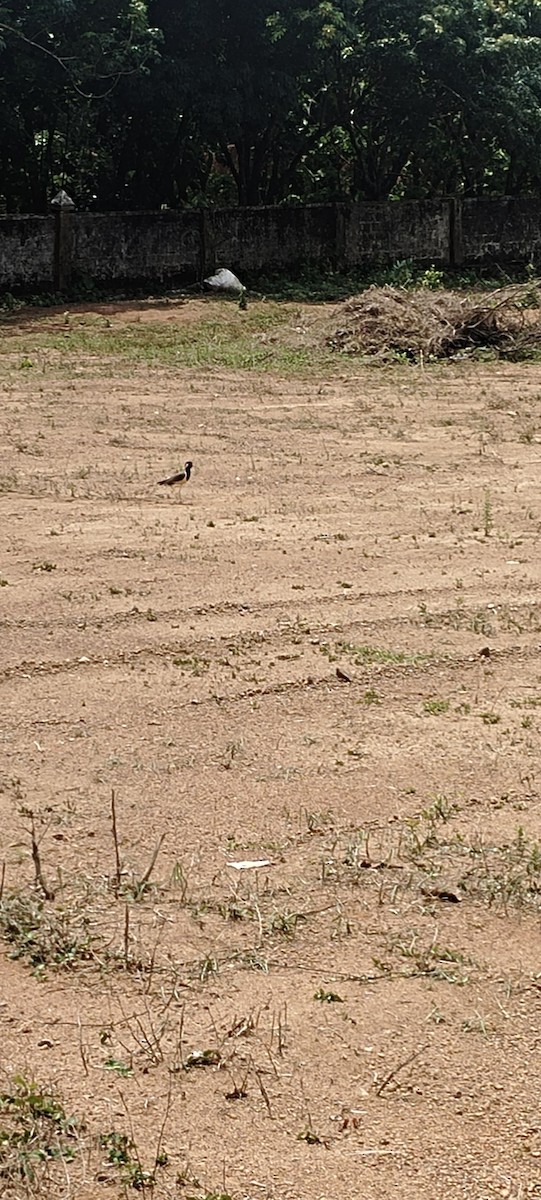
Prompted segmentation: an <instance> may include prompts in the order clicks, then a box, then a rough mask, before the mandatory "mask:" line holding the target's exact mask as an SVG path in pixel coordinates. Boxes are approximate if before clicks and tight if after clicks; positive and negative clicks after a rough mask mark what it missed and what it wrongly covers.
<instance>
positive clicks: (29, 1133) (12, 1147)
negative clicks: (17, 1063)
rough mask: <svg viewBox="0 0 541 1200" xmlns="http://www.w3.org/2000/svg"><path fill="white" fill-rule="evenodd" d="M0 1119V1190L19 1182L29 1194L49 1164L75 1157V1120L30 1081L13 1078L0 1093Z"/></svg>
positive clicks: (52, 1098) (60, 1104)
mask: <svg viewBox="0 0 541 1200" xmlns="http://www.w3.org/2000/svg"><path fill="white" fill-rule="evenodd" d="M0 1118H1V1129H0V1191H2V1192H3V1188H2V1184H3V1185H4V1186H5V1188H9V1187H10V1185H13V1184H17V1182H21V1181H22V1182H24V1183H25V1184H26V1185H27V1186H28V1187H29V1188H30V1189H31V1190H32V1195H33V1194H34V1187H35V1185H37V1184H38V1182H40V1181H43V1177H44V1175H45V1174H46V1172H47V1167H48V1165H49V1164H51V1163H52V1162H55V1161H59V1160H61V1159H63V1160H64V1162H72V1161H73V1159H74V1158H75V1156H76V1153H77V1144H76V1141H75V1138H76V1134H77V1129H78V1126H77V1121H76V1120H75V1118H74V1117H67V1116H66V1112H65V1110H64V1107H63V1105H62V1103H61V1101H60V1099H59V1097H58V1096H57V1095H54V1094H53V1093H52V1092H48V1091H46V1090H45V1089H44V1088H42V1087H40V1085H39V1084H38V1083H36V1082H35V1081H34V1080H31V1079H26V1078H25V1077H24V1076H23V1075H16V1076H15V1077H14V1079H13V1080H12V1082H11V1085H10V1086H9V1087H8V1088H6V1089H5V1090H4V1091H1V1092H0Z"/></svg>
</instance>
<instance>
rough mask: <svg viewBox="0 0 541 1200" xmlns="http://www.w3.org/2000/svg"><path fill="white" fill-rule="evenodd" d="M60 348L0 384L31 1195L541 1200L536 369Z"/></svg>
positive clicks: (7, 848)
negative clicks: (186, 361)
mask: <svg viewBox="0 0 541 1200" xmlns="http://www.w3.org/2000/svg"><path fill="white" fill-rule="evenodd" d="M260 307H261V311H262V313H263V312H264V307H265V306H264V305H263V304H262V305H261V306H260ZM99 311H100V319H101V316H103V314H105V315H106V318H107V320H108V321H109V322H112V323H113V325H114V327H115V328H116V329H118V328H119V326H120V325H121V323H122V322H127V323H129V322H133V321H134V320H135V319H137V321H138V322H140V323H141V325H144V323H145V322H146V321H147V320H148V321H152V323H153V324H156V322H159V321H160V320H164V321H167V322H168V323H169V324H171V323H173V325H175V323H178V326H179V329H180V328H185V327H186V326H188V325H189V326H190V328H193V329H196V328H197V322H198V318H199V313H201V312H202V311H203V308H202V306H200V305H198V302H196V301H193V302H190V303H188V304H185V305H178V306H175V307H173V308H168V309H167V310H161V309H159V308H157V307H150V308H148V309H145V308H143V307H141V306H136V308H132V309H130V308H129V307H128V306H126V305H124V306H111V307H110V308H109V309H107V308H106V307H105V306H100V310H99ZM213 311H214V310H213ZM216 311H217V310H216ZM253 311H254V310H253V308H252V313H253ZM291 311H292V314H293V311H294V310H293V309H292V310H291ZM312 311H313V310H312ZM160 313H161V316H160ZM54 319H55V318H54V315H53V317H51V316H50V315H49V316H47V317H45V316H41V315H39V314H36V313H35V314H33V315H32V318H31V320H29V319H25V320H21V319H19V320H18V321H12V322H11V324H10V329H9V334H8V335H7V336H5V337H4V354H3V355H2V366H1V375H0V386H2V388H3V392H2V409H1V414H0V424H1V433H0V437H1V445H0V486H1V490H2V495H1V496H0V502H1V506H2V523H1V530H0V536H1V541H2V557H1V566H0V575H1V577H2V584H3V586H2V588H1V589H0V613H1V624H0V637H1V644H2V651H1V661H0V674H1V689H2V699H1V708H2V713H3V718H2V729H1V741H2V760H3V761H2V767H1V778H0V787H1V791H0V828H1V832H0V860H2V861H3V862H4V863H5V877H4V882H3V905H4V908H5V909H6V910H8V909H9V906H10V905H12V904H13V903H14V902H15V901H14V897H17V896H19V900H20V898H21V897H23V900H24V902H25V903H27V905H28V906H29V908H30V909H31V910H32V912H33V913H34V916H35V914H36V913H37V917H36V916H35V920H34V918H32V920H31V919H30V918H27V919H26V924H25V922H24V921H23V922H22V925H23V927H24V928H23V934H21V933H20V932H19V934H18V935H16V934H15V933H13V931H12V932H11V940H8V939H7V937H5V938H4V940H3V941H2V942H0V946H1V949H0V958H1V976H0V1032H1V1041H0V1046H1V1054H0V1065H1V1072H2V1086H3V1088H4V1090H5V1091H6V1092H7V1091H9V1089H10V1088H12V1087H13V1079H14V1077H15V1076H16V1075H19V1076H23V1077H24V1078H25V1079H26V1080H35V1081H37V1082H38V1083H39V1085H40V1086H42V1087H44V1088H47V1089H48V1090H50V1091H52V1092H54V1093H55V1094H57V1095H59V1096H60V1097H61V1098H62V1104H63V1105H64V1108H65V1112H66V1114H69V1115H70V1116H71V1115H74V1116H76V1117H77V1118H78V1121H79V1122H80V1125H79V1132H78V1134H77V1137H76V1139H75V1143H74V1144H75V1146H76V1150H77V1154H76V1157H75V1158H74V1161H73V1162H65V1163H64V1164H63V1165H62V1168H61V1169H60V1168H58V1167H54V1168H53V1166H51V1167H50V1174H48V1175H47V1180H48V1182H47V1183H46V1184H44V1185H42V1186H44V1187H45V1190H44V1191H42V1192H40V1193H39V1194H40V1195H41V1194H42V1195H47V1196H50V1197H51V1200H53V1198H55V1197H57V1196H58V1197H60V1196H68V1195H70V1196H74V1197H77V1200H79V1198H81V1200H98V1198H99V1197H101V1196H104V1197H105V1196H116V1195H119V1196H120V1195H124V1194H127V1195H129V1194H134V1192H133V1186H136V1187H138V1189H139V1190H142V1191H143V1192H144V1194H147V1195H154V1196H156V1197H157V1198H158V1200H162V1198H164V1200H165V1198H168V1197H172V1196H184V1197H188V1196H198V1197H203V1196H207V1197H215V1196H227V1197H229V1196H230V1197H232V1198H233V1200H256V1198H259V1197H261V1198H264V1197H268V1198H269V1200H270V1198H273V1200H346V1198H348V1200H349V1198H350V1197H351V1198H353V1197H360V1196H362V1197H363V1198H364V1200H384V1198H385V1200H388V1198H389V1197H391V1196H392V1197H396V1200H406V1198H408V1200H412V1198H415V1200H435V1198H437V1197H445V1200H455V1198H456V1200H459V1198H466V1197H467V1198H468V1200H474V1198H475V1200H482V1198H485V1197H487V1198H488V1197H490V1198H493V1197H509V1198H511V1197H512V1198H516V1200H518V1198H519V1197H520V1198H521V1200H523V1198H525V1197H529V1196H537V1195H539V1196H541V1113H540V1102H539V1097H540V1095H541V1065H540V1064H541V1058H540V1046H541V958H540V928H539V911H540V907H541V851H539V849H538V845H537V843H538V840H539V836H540V817H541V801H540V783H541V774H540V758H539V729H540V722H541V657H540V630H541V590H540V589H541V555H540V536H539V535H540V529H541V509H540V501H539V495H540V490H539V479H540V472H539V464H540V462H541V425H540V416H541V366H539V365H527V364H521V365H512V364H501V363H500V364H497V363H494V364H487V365H480V364H475V363H456V364H446V365H440V366H431V367H427V368H426V369H422V368H421V367H419V366H415V365H408V364H402V365H399V366H393V367H380V368H377V367H368V366H362V365H358V364H357V365H355V364H354V363H351V362H348V363H347V364H344V363H343V361H342V360H341V359H340V358H339V357H338V356H336V357H335V358H334V359H331V358H330V357H329V361H328V366H327V368H326V370H325V371H322V373H321V374H320V376H318V377H315V376H314V374H313V373H312V374H311V375H305V376H302V377H301V376H298V377H297V376H291V375H288V376H284V377H280V376H278V375H276V374H274V373H271V372H259V373H257V372H254V371H249V370H242V371H241V370H238V371H234V370H227V371H226V370H224V369H221V368H220V367H212V368H210V367H201V368H197V367H193V368H175V367H174V366H172V365H167V364H165V365H164V364H159V363H157V364H156V365H150V366H142V365H140V364H138V365H136V366H133V367H132V366H130V365H129V364H128V363H127V362H126V360H125V359H120V358H119V359H118V360H116V361H111V358H110V357H107V358H106V357H104V360H103V363H102V364H100V361H99V360H98V361H96V360H95V359H92V361H90V360H89V358H88V357H85V355H83V354H81V356H80V357H79V358H76V357H73V356H72V357H71V358H69V359H66V360H65V361H63V362H61V363H60V364H59V361H58V355H56V356H55V355H53V354H52V353H51V354H50V355H47V354H46V353H45V352H43V354H40V353H38V354H35V353H33V340H32V339H35V337H36V335H37V334H38V333H39V330H40V328H42V326H43V323H45V322H47V321H49V322H51V321H52V320H54ZM292 319H295V318H294V317H292ZM58 322H59V324H60V325H61V324H62V318H61V316H60V315H58ZM14 331H15V332H16V333H17V336H25V337H27V338H28V354H29V355H30V356H31V358H32V364H31V366H28V364H27V363H26V362H23V361H22V359H21V351H20V348H17V349H13V350H12V349H11V348H10V342H11V339H12V337H13V333H14ZM187 458H190V459H192V460H193V462H194V471H193V475H192V480H191V482H190V484H189V485H188V486H187V487H186V488H185V489H183V491H182V492H181V494H180V495H177V494H176V493H174V492H173V493H172V492H170V491H169V490H166V489H164V488H159V487H157V486H156V481H157V480H158V479H160V478H162V477H163V476H164V475H165V474H167V473H169V472H171V471H172V470H173V469H175V468H176V467H178V466H179V465H180V464H181V463H182V462H183V461H184V459H187ZM113 790H114V796H115V807H116V821H117V837H118V851H119V858H120V862H119V864H117V863H116V860H115V845H114V839H113V834H112V823H111V795H112V792H113ZM30 810H31V811H32V813H33V817H34V824H35V830H36V840H37V843H38V844H39V846H38V850H39V867H40V873H41V876H42V884H43V882H44V883H45V886H46V888H47V890H48V891H49V892H50V893H52V892H54V893H55V896H54V899H49V900H44V898H43V890H42V884H41V885H40V881H39V878H37V866H36V861H35V856H34V860H33V858H32V853H31V849H32V847H31V817H30V815H29V811H30ZM162 838H163V842H162V843H161V844H160V839H162ZM158 847H159V848H158ZM156 849H158V854H157V857H156V861H155V864H154V865H153V866H152V857H153V854H154V851H155V850H156ZM246 860H248V861H254V860H257V861H259V860H268V862H269V865H267V866H262V867H259V868H257V867H248V868H238V867H235V866H231V865H230V864H232V863H239V862H244V861H246ZM149 867H152V869H151V871H150V875H149V877H148V878H147V879H145V875H148V871H149ZM38 874H39V872H38ZM46 918H47V919H48V920H49V922H50V924H49V926H46V925H44V920H45V919H46ZM59 928H60V935H61V936H60V935H59V937H60V941H59V942H58V941H57V942H55V941H54V934H53V932H51V931H54V930H57V932H58V929H59ZM4 929H5V932H7V934H8V935H9V934H10V928H8V927H7V926H6V922H5V919H4ZM66 930H67V931H68V933H67V934H66ZM25 932H26V943H25V937H24V933H25ZM39 938H41V939H42V941H41V942H40V948H39V949H38V950H36V939H39ZM55 946H56V949H55V948H54V947H55ZM59 946H60V948H58V947H59ZM32 952H33V957H32ZM1 1126H2V1113H1V1112H0V1127H1ZM112 1135H119V1136H120V1135H125V1136H126V1138H127V1139H128V1143H129V1144H132V1143H133V1146H132V1149H131V1150H130V1153H129V1155H128V1157H129V1159H130V1162H129V1163H128V1164H126V1163H125V1162H120V1163H119V1162H118V1161H115V1156H114V1154H112V1153H111V1147H112V1146H114V1145H117V1143H116V1142H114V1139H113V1138H112ZM133 1147H135V1148H133ZM156 1154H158V1157H159V1159H160V1162H159V1163H158V1165H156V1164H155V1158H156ZM165 1157H166V1158H167V1161H165ZM162 1158H163V1159H164V1161H162ZM134 1162H135V1163H136V1165H137V1166H139V1167H141V1171H142V1180H141V1178H140V1177H139V1176H138V1175H137V1172H136V1170H135V1168H134V1167H133V1163H134ZM0 1163H1V1158H0ZM48 1170H49V1168H48ZM145 1172H146V1173H147V1174H146V1175H145ZM152 1176H154V1182H153V1181H152ZM40 1186H41V1185H40ZM6 1187H7V1192H6V1195H13V1196H27V1195H30V1194H35V1191H36V1189H37V1184H36V1189H35V1191H34V1193H33V1192H32V1189H31V1187H30V1185H28V1187H29V1188H30V1190H27V1184H26V1183H25V1181H24V1179H22V1178H21V1180H20V1181H19V1182H18V1181H17V1179H16V1178H14V1177H13V1176H10V1178H9V1181H8V1183H7V1184H6ZM10 1188H11V1191H10V1190H9V1189H10ZM0 1190H1V1189H0Z"/></svg>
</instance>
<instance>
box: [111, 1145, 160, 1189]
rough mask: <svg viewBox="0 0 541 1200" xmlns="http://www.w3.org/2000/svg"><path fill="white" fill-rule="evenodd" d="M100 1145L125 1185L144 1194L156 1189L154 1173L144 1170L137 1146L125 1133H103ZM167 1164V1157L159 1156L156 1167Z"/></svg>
mask: <svg viewBox="0 0 541 1200" xmlns="http://www.w3.org/2000/svg"><path fill="white" fill-rule="evenodd" d="M99 1144H100V1146H101V1148H102V1150H105V1151H106V1154H107V1162H108V1163H109V1164H110V1165H111V1166H113V1167H116V1168H117V1170H118V1171H119V1172H120V1179H121V1182H122V1183H123V1184H125V1185H126V1186H127V1187H132V1188H134V1189H135V1191H137V1192H144V1191H145V1189H146V1188H153V1187H154V1185H155V1183H156V1175H155V1173H154V1171H145V1170H144V1169H143V1167H142V1165H141V1160H140V1158H139V1153H138V1150H137V1146H136V1145H135V1142H134V1141H133V1140H132V1139H131V1138H129V1137H128V1136H127V1135H126V1134H125V1133H117V1132H116V1131H115V1130H112V1131H111V1133H102V1134H101V1135H100V1139H99ZM166 1163H167V1155H166V1154H162V1155H158V1157H157V1158H156V1164H155V1166H156V1167H160V1166H165V1165H166Z"/></svg>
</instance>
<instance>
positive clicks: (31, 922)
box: [0, 891, 93, 970]
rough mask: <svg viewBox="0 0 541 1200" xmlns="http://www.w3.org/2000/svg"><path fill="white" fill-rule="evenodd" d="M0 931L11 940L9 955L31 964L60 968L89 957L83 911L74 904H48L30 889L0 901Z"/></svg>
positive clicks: (86, 959) (90, 950)
mask: <svg viewBox="0 0 541 1200" xmlns="http://www.w3.org/2000/svg"><path fill="white" fill-rule="evenodd" d="M0 932H1V933H2V936H3V937H4V938H5V940H6V941H7V942H9V943H10V944H11V947H12V949H11V951H10V957H11V958H26V959H27V960H28V962H29V963H30V965H31V966H32V967H35V968H37V969H43V968H45V967H48V966H54V967H61V968H63V969H64V970H66V969H70V968H71V967H74V966H76V965H77V964H78V963H80V962H84V961H88V960H89V959H92V958H93V951H92V938H91V936H90V933H89V923H88V918H87V916H86V913H85V912H84V911H82V910H81V909H79V908H78V907H75V906H74V907H71V908H70V907H68V906H64V905H58V906H54V907H49V906H48V905H47V904H46V902H45V901H44V900H42V898H41V897H40V896H38V895H37V893H35V892H34V891H28V892H19V893H16V894H14V895H11V896H7V897H6V899H5V900H2V902H1V904H0Z"/></svg>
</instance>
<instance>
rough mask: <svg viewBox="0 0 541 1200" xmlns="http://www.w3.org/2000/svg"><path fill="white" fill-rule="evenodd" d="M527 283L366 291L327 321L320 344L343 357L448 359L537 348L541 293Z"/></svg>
mask: <svg viewBox="0 0 541 1200" xmlns="http://www.w3.org/2000/svg"><path fill="white" fill-rule="evenodd" d="M540 286H541V285H540V284H539V283H537V282H536V283H533V282H528V283H527V284H517V285H513V286H510V287H507V288H499V289H498V290H497V291H494V292H490V293H488V294H487V293H485V294H479V293H477V294H476V295H472V293H469V294H468V295H466V296H465V295H464V293H460V292H453V291H443V290H442V291H428V290H423V289H421V290H419V291H405V290H404V289H402V288H395V287H370V288H368V289H367V291H366V292H363V293H362V294H361V295H360V296H354V297H352V299H351V300H348V301H346V303H345V304H342V305H341V306H340V307H339V308H338V309H335V310H334V313H333V314H332V317H331V318H330V319H329V320H328V321H327V328H326V329H325V330H323V331H322V332H323V336H324V340H325V344H326V345H328V346H331V347H332V349H334V350H338V351H340V352H341V353H343V354H369V355H374V356H377V357H379V358H383V359H388V358H395V357H396V356H397V355H405V356H406V357H407V358H410V359H412V360H414V361H418V360H421V359H422V358H451V357H453V356H454V355H457V354H464V353H468V352H473V351H474V350H478V349H479V348H488V349H492V350H495V351H496V352H497V353H498V354H499V355H501V356H502V357H506V358H520V357H524V356H526V355H528V354H531V353H532V352H533V351H534V350H536V349H537V350H541V309H540V307H539V305H540V303H541V292H540V291H539V290H538V289H539V288H540Z"/></svg>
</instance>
